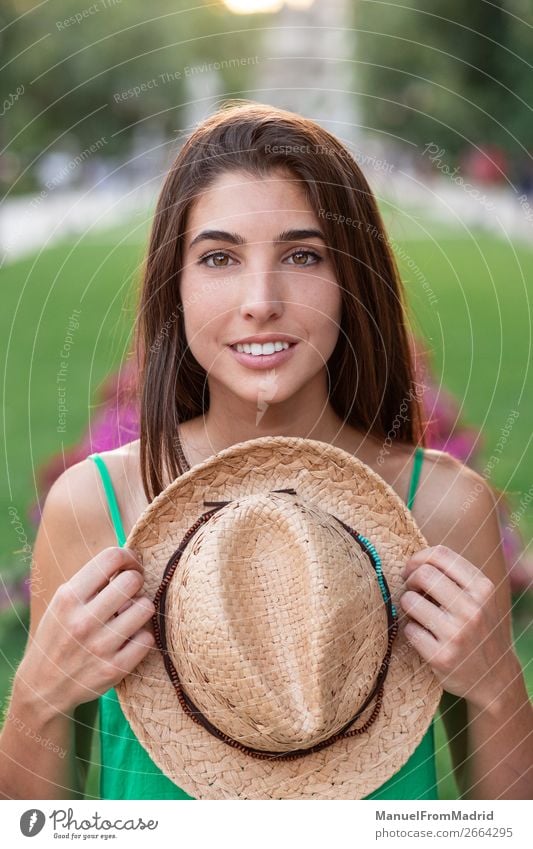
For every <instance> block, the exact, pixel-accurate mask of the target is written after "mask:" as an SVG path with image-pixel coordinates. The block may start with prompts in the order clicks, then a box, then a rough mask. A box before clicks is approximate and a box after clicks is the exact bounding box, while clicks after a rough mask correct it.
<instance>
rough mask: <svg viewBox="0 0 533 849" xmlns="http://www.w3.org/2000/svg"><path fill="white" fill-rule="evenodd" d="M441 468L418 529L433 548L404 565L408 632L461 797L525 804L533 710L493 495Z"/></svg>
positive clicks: (455, 466)
mask: <svg viewBox="0 0 533 849" xmlns="http://www.w3.org/2000/svg"><path fill="white" fill-rule="evenodd" d="M448 460H449V461H448ZM440 465H441V467H442V466H443V465H444V468H441V471H440V473H439V474H438V475H436V476H435V480H437V479H439V486H438V487H435V490H434V491H437V490H440V494H439V495H437V496H436V497H435V501H434V503H433V505H432V511H433V516H434V519H433V522H430V523H429V525H428V527H429V528H430V533H428V530H427V528H426V529H424V533H425V535H426V538H427V539H428V541H430V542H433V546H432V547H431V548H428V549H424V550H423V551H421V552H417V553H416V554H415V555H414V556H413V557H412V558H411V559H410V561H409V563H408V564H407V567H406V574H405V577H406V581H407V590H408V591H407V592H406V593H404V595H403V596H402V600H401V606H402V608H403V609H404V610H405V611H406V613H407V614H408V615H409V617H411V620H410V622H409V623H408V624H407V625H406V635H408V637H409V639H410V640H411V641H412V642H413V644H414V645H415V647H416V648H417V649H418V651H419V652H420V654H421V655H422V656H423V657H424V659H425V660H427V661H428V663H429V664H430V665H431V666H432V668H433V670H434V672H435V674H436V675H437V677H438V678H439V680H440V681H441V683H442V685H443V687H444V689H445V691H447V692H446V693H445V695H444V697H443V700H442V703H441V705H442V715H443V721H444V724H445V727H446V730H447V734H448V737H449V739H450V747H451V753H452V760H453V763H454V771H455V775H456V779H457V783H458V786H459V788H460V791H461V797H462V798H465V799H528V798H531V797H532V795H533V710H532V707H531V704H530V702H529V698H528V695H527V690H526V686H525V682H524V677H523V673H522V670H521V668H520V663H519V660H518V658H517V656H516V653H515V651H514V646H513V640H512V632H511V615H510V592H509V585H508V579H507V570H506V566H505V560H504V556H503V552H502V546H501V533H500V528H499V524H498V519H497V511H496V502H495V498H494V494H493V492H492V490H491V489H490V487H489V486H488V485H487V484H486V483H485V481H484V480H483V478H482V477H481V476H480V475H478V474H477V473H475V472H473V471H472V470H470V469H467V468H466V467H465V466H462V465H461V464H460V463H457V462H456V461H453V460H451V458H447V457H446V459H445V460H444V461H441V463H440ZM473 495H474V496H475V497H473ZM435 517H438V518H437V519H435Z"/></svg>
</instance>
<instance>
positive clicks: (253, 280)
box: [240, 271, 283, 324]
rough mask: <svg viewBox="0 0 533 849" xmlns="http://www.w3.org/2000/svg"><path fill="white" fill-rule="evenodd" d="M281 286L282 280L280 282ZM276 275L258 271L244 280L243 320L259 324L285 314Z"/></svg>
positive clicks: (241, 308)
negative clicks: (251, 319) (252, 320)
mask: <svg viewBox="0 0 533 849" xmlns="http://www.w3.org/2000/svg"><path fill="white" fill-rule="evenodd" d="M278 283H279V286H281V280H279V281H278ZM279 286H278V284H277V283H276V275H275V274H274V273H272V272H270V271H256V272H254V273H253V274H250V275H249V276H247V279H246V280H243V287H244V294H243V296H242V299H241V305H240V313H241V317H242V318H245V319H246V318H248V319H250V318H253V319H255V321H257V323H258V324H262V323H265V322H267V321H269V320H270V319H272V318H277V317H278V316H280V315H281V314H282V312H283V301H282V300H281V298H280V290H279Z"/></svg>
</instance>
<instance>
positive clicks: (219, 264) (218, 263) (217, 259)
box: [198, 251, 230, 268]
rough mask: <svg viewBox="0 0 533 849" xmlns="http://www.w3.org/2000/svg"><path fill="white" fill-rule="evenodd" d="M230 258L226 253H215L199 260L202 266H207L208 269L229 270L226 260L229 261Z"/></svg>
mask: <svg viewBox="0 0 533 849" xmlns="http://www.w3.org/2000/svg"><path fill="white" fill-rule="evenodd" d="M229 259H230V257H229V256H228V254H227V253H225V252H224V251H214V252H213V253H211V254H206V255H205V256H203V257H201V259H199V260H198V262H199V264H200V265H207V266H208V268H227V267H228V262H227V261H225V260H229ZM208 260H213V262H212V263H210V262H208Z"/></svg>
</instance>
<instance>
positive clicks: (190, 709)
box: [152, 489, 398, 760]
mask: <svg viewBox="0 0 533 849" xmlns="http://www.w3.org/2000/svg"><path fill="white" fill-rule="evenodd" d="M271 492H286V493H289V494H291V495H297V493H296V491H295V490H294V489H275V490H271ZM230 503H231V501H204V502H203V504H204V506H206V507H208V506H214V509H213V510H208V511H207V512H206V513H203V514H202V515H201V516H200V517H199V518H198V519H197V520H196V522H195V523H194V524H193V525H192V526H191V527H190V528H189V530H188V531H187V532H186V534H185V536H184V537H183V539H182V541H181V543H180V544H179V546H178V548H177V549H176V550H175V551H174V553H173V554H172V555H171V557H170V558H169V560H168V563H167V565H166V567H165V570H164V573H163V578H162V580H161V583H160V585H159V587H158V590H157V592H156V594H155V597H154V605H155V608H156V612H155V614H154V615H153V617H152V623H153V627H154V634H155V639H156V644H157V648H158V649H159V651H160V652H161V655H162V658H163V662H164V665H165V669H166V671H167V674H168V677H169V678H170V681H171V682H172V685H173V687H174V689H175V691H176V695H177V697H178V701H179V703H180V705H181V708H182V709H183V711H184V712H185V713H186V714H187V716H189V717H190V718H191V719H192V720H194V722H196V723H198V724H199V725H201V726H203V727H204V728H205V729H206V731H208V732H209V733H210V734H212V735H213V736H214V737H216V738H217V739H219V740H222V741H223V742H224V743H227V744H228V745H229V746H232V747H233V748H235V749H239V750H240V751H241V752H244V753H246V754H248V755H250V757H253V758H258V759H262V760H264V759H267V758H268V759H272V758H276V759H277V760H296V759H298V758H302V757H304V756H305V755H309V754H311V753H312V752H318V751H320V750H321V749H324V748H326V747H327V746H331V745H332V744H333V743H335V742H336V741H337V740H340V739H341V738H346V737H353V736H355V735H357V734H363V733H364V732H365V731H366V730H367V729H368V728H369V727H370V726H371V725H372V723H373V722H374V721H375V720H376V718H377V716H378V714H379V712H380V710H381V705H382V701H383V686H384V683H385V679H386V677H387V672H388V669H389V662H390V657H391V652H392V645H393V643H394V640H395V638H396V635H397V633H398V621H397V613H396V610H395V608H394V605H393V604H392V603H391V596H390V592H389V587H388V584H387V581H386V579H385V576H384V575H383V572H382V569H381V562H380V559H379V556H378V554H377V552H376V549H375V548H374V546H373V545H372V543H370V542H369V540H367V538H366V537H364V536H363V535H362V534H359V533H358V532H357V531H355V530H353V529H352V528H350V527H349V525H347V524H346V523H345V522H343V521H342V520H341V519H339V518H337V517H336V516H333V518H334V519H336V521H337V522H339V524H341V525H342V526H343V528H344V529H345V530H346V531H348V533H349V534H350V535H351V536H352V538H353V539H354V540H355V541H356V542H357V543H358V544H359V546H360V548H361V549H362V550H363V551H364V552H365V553H366V554H367V555H368V557H369V559H370V561H371V563H372V566H373V568H374V571H375V572H376V576H377V578H378V583H379V587H380V591H381V594H382V597H383V601H384V604H385V608H386V611H387V632H388V643H387V650H386V652H385V656H384V658H383V661H382V663H381V665H380V668H379V672H378V675H377V678H376V681H375V683H374V686H373V688H372V690H371V692H370V693H369V695H368V696H367V698H366V699H365V701H364V703H363V704H362V705H361V707H360V708H359V710H358V711H357V713H356V714H355V715H354V716H353V717H352V718H351V719H350V720H349V721H348V722H347V723H346V725H344V727H343V728H341V729H340V731H338V732H337V733H335V734H333V735H332V736H331V737H328V738H327V739H326V740H323V741H322V742H320V743H317V744H316V745H314V746H311V747H309V748H307V749H296V750H293V751H291V752H283V753H280V752H270V751H264V750H262V749H252V748H250V747H248V746H244V745H243V744H242V743H239V742H238V741H237V740H234V739H233V738H232V737H229V736H228V735H227V734H224V732H222V731H220V729H218V728H216V726H214V725H213V724H212V723H211V722H209V720H208V719H207V717H206V716H205V715H204V714H203V713H202V712H201V711H200V710H198V708H197V707H196V705H195V704H194V703H193V702H192V700H191V699H190V697H189V696H188V695H187V693H186V692H185V691H184V689H183V687H182V685H181V682H180V680H179V676H178V673H177V671H176V668H175V667H174V664H173V663H172V660H171V659H170V656H169V653H168V648H167V636H166V629H165V605H166V596H167V590H168V587H169V584H170V582H171V580H172V577H173V575H174V572H175V570H176V567H177V565H178V563H179V561H180V558H181V555H182V554H183V552H184V550H185V548H186V547H187V545H188V544H189V542H190V540H191V538H192V537H193V536H194V534H195V533H196V531H197V530H198V528H199V527H200V526H201V525H203V524H205V523H206V522H208V521H209V519H210V518H211V517H212V516H213V515H214V514H215V513H217V512H218V511H219V510H221V509H222V508H223V507H225V506H227V505H228V504H230ZM374 697H375V698H376V704H375V705H374V708H373V710H372V713H371V714H370V716H369V717H368V719H367V720H366V721H365V722H364V723H363V724H362V725H361V726H360V727H359V728H353V729H350V726H351V725H353V723H354V722H355V720H356V719H357V718H358V717H359V716H360V715H361V713H362V712H363V711H364V710H365V708H366V707H367V706H368V705H369V704H370V702H371V701H372V699H373V698H374Z"/></svg>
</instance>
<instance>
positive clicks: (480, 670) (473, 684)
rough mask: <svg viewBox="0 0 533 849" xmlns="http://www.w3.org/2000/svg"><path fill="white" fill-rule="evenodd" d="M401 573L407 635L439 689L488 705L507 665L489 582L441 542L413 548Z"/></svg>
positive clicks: (506, 647)
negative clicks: (403, 580) (404, 586)
mask: <svg viewBox="0 0 533 849" xmlns="http://www.w3.org/2000/svg"><path fill="white" fill-rule="evenodd" d="M403 577H404V579H405V581H406V585H407V586H406V591H405V592H404V593H403V595H402V596H401V598H400V605H401V607H402V609H403V610H404V611H405V613H406V614H408V616H409V621H408V622H407V624H406V625H405V635H406V637H407V639H408V640H409V641H410V643H412V645H413V647H414V648H415V649H416V650H417V651H418V652H419V654H420V655H421V657H422V658H423V659H424V660H425V661H427V663H428V664H429V665H430V666H431V668H432V670H433V672H434V673H435V675H436V677H437V678H438V680H439V681H440V683H441V684H442V686H443V688H444V689H445V690H447V691H448V692H449V693H453V694H454V695H456V696H461V697H463V698H464V699H466V700H467V701H469V702H471V703H472V704H475V705H476V706H477V707H479V708H481V709H484V708H487V707H490V705H491V703H492V702H493V701H494V699H496V698H497V697H498V695H499V693H500V692H501V688H502V686H505V684H506V683H507V680H508V678H509V674H512V671H511V670H512V666H513V664H509V659H510V653H511V654H513V646H512V644H510V642H509V638H508V636H507V633H506V631H505V629H504V626H503V623H502V619H501V615H500V613H499V611H498V606H497V602H496V592H495V586H494V583H493V582H492V581H491V580H490V578H488V577H487V576H486V575H484V574H483V572H481V570H480V569H478V568H477V567H476V566H474V565H473V563H471V562H470V561H469V560H466V559H465V558H464V557H461V555H460V554H457V552H455V551H452V550H451V549H450V548H447V547H446V546H444V545H437V546H432V547H430V548H423V549H421V550H420V551H417V552H416V553H415V554H414V555H413V556H412V557H411V558H410V559H409V561H408V562H407V564H406V566H405V569H404V572H403Z"/></svg>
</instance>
